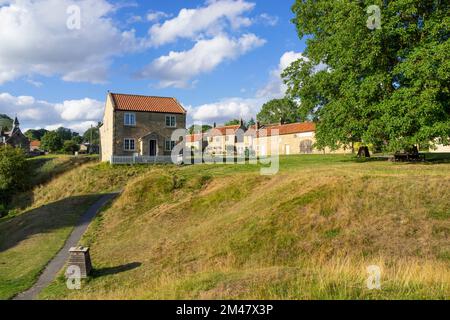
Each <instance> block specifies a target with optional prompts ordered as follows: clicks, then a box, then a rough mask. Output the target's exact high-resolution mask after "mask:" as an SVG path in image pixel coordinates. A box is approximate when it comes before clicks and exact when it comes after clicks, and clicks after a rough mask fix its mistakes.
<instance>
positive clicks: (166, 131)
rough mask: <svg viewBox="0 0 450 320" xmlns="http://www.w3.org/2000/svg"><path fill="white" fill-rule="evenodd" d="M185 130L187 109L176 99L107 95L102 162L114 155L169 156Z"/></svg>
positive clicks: (101, 139)
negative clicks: (179, 133)
mask: <svg viewBox="0 0 450 320" xmlns="http://www.w3.org/2000/svg"><path fill="white" fill-rule="evenodd" d="M185 128H186V110H185V109H184V108H183V107H182V106H181V104H180V103H179V102H178V101H177V100H176V99H175V98H168V97H154V96H142V95H132V94H119V93H108V95H107V98H106V104H105V113H104V117H103V122H102V125H101V127H100V154H101V160H102V161H111V160H112V157H113V156H150V157H154V156H170V155H171V150H172V149H173V148H174V146H175V145H176V144H177V142H178V141H174V140H172V133H173V132H174V131H175V130H176V129H185Z"/></svg>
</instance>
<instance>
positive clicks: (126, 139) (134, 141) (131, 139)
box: [123, 138, 136, 151]
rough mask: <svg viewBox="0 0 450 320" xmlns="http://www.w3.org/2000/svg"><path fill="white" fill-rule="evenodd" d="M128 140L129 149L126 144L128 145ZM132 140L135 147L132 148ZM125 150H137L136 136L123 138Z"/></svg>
mask: <svg viewBox="0 0 450 320" xmlns="http://www.w3.org/2000/svg"><path fill="white" fill-rule="evenodd" d="M126 141H128V146H129V148H128V149H127V148H126V146H127V143H126ZM131 141H133V146H134V148H133V149H131V148H130V147H131ZM123 150H124V151H136V139H134V138H125V139H123Z"/></svg>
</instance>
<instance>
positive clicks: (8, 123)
mask: <svg viewBox="0 0 450 320" xmlns="http://www.w3.org/2000/svg"><path fill="white" fill-rule="evenodd" d="M12 125H13V119H11V118H10V117H8V116H7V115H6V114H0V130H1V129H3V130H5V131H9V130H11V128H12Z"/></svg>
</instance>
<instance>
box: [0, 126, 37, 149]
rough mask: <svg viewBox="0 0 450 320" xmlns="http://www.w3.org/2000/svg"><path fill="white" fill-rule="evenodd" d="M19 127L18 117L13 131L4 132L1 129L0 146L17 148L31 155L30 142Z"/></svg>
mask: <svg viewBox="0 0 450 320" xmlns="http://www.w3.org/2000/svg"><path fill="white" fill-rule="evenodd" d="M19 125H20V123H19V120H18V119H17V117H16V118H15V119H14V122H13V127H12V129H11V131H3V128H0V145H4V144H7V145H10V146H12V147H15V148H21V149H23V151H25V153H27V154H28V153H30V140H28V138H27V137H26V136H25V135H24V134H23V133H22V130H20V127H19Z"/></svg>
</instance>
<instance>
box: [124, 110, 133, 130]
mask: <svg viewBox="0 0 450 320" xmlns="http://www.w3.org/2000/svg"><path fill="white" fill-rule="evenodd" d="M127 116H128V120H130V119H133V120H134V121H132V122H131V121H129V122H130V123H127ZM131 117H132V118H131ZM123 125H124V126H127V127H135V126H136V114H135V113H134V112H125V113H124V115H123Z"/></svg>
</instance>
